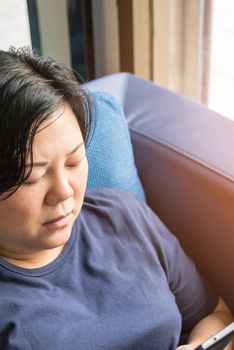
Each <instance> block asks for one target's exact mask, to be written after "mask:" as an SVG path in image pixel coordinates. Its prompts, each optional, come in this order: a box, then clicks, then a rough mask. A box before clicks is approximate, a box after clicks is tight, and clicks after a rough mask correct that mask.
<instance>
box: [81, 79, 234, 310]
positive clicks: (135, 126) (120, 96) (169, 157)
mask: <svg viewBox="0 0 234 350" xmlns="http://www.w3.org/2000/svg"><path fill="white" fill-rule="evenodd" d="M88 88H89V89H90V90H100V91H107V92H109V93H111V94H112V95H114V96H115V97H116V98H117V100H118V101H119V102H120V103H121V104H122V106H123V109H124V112H125V115H126V118H127V120H128V125H129V129H130V133H131V138H132V144H133V148H134V156H135V162H136V165H137V168H138V172H139V175H140V178H141V180H142V183H143V186H144V190H145V193H146V197H147V202H148V204H149V206H150V207H151V208H152V209H153V210H154V211H155V212H156V213H157V214H158V215H159V217H160V218H161V219H162V221H163V222H164V223H165V224H166V225H167V226H168V227H169V229H170V230H171V231H172V232H173V233H174V234H175V235H176V236H177V237H178V239H179V240H180V242H181V244H182V246H183V247H184V249H185V250H186V251H187V253H188V254H189V255H190V256H191V257H192V258H193V259H194V260H195V262H196V264H197V267H198V269H199V270H200V271H201V273H202V274H203V275H204V276H205V277H206V278H207V279H208V280H209V281H210V283H211V284H212V285H213V286H214V288H215V289H216V290H217V291H218V292H219V294H220V295H221V296H222V297H223V298H224V300H225V301H226V302H227V304H228V305H229V307H230V308H231V310H232V311H233V313H234V122H233V121H231V120H230V119H227V118H225V117H223V116H221V115H219V114H217V113H215V112H213V111H211V110H208V109H207V108H205V107H203V106H201V105H198V104H196V103H194V102H192V101H190V100H188V99H186V98H184V97H182V96H180V95H177V94H175V93H172V92H170V91H168V90H166V89H164V88H162V87H160V86H157V85H155V84H153V83H151V82H149V81H146V80H143V79H141V78H138V77H136V76H134V75H132V74H128V73H117V74H113V75H110V76H107V77H103V78H100V79H97V80H95V81H92V82H89V83H88Z"/></svg>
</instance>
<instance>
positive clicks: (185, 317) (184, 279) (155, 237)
mask: <svg viewBox="0 0 234 350" xmlns="http://www.w3.org/2000/svg"><path fill="white" fill-rule="evenodd" d="M147 211H148V215H149V216H150V218H151V219H150V222H151V232H152V238H151V239H152V243H153V244H154V245H155V247H156V249H157V253H158V255H159V259H160V261H161V264H162V266H163V269H164V271H165V274H166V276H167V280H168V284H169V286H170V289H171V291H172V293H173V294H174V296H175V300H176V303H177V305H178V308H179V310H180V313H181V316H182V332H183V333H186V332H189V331H190V330H191V329H192V328H193V327H194V326H195V325H196V323H197V322H199V321H200V320H201V319H202V318H204V317H205V316H207V315H208V314H210V313H211V312H212V311H213V310H214V308H215V307H216V305H217V303H218V295H217V294H216V292H215V291H214V290H213V289H212V288H211V286H210V285H209V284H208V283H207V281H206V280H205V279H204V278H203V277H202V276H201V275H200V274H199V272H198V270H197V269H196V266H195V263H194V262H193V261H192V259H191V258H190V257H188V256H187V255H186V253H185V252H184V250H183V248H182V247H181V245H180V243H179V241H178V240H177V238H176V237H175V236H174V235H173V234H172V233H171V232H170V231H169V230H168V229H167V227H166V226H165V225H164V224H163V223H162V222H161V221H160V219H159V218H158V217H157V216H156V215H155V214H154V213H153V212H152V211H151V210H150V209H149V208H148V209H147Z"/></svg>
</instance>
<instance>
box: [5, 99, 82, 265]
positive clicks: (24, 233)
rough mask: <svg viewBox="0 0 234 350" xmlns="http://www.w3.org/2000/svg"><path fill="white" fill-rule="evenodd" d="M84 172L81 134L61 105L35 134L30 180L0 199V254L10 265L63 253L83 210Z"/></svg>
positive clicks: (67, 108) (67, 106) (73, 116)
mask: <svg viewBox="0 0 234 350" xmlns="http://www.w3.org/2000/svg"><path fill="white" fill-rule="evenodd" d="M87 174H88V164H87V159H86V156H85V145H84V143H83V138H82V134H81V131H80V128H79V125H78V122H77V120H76V117H75V115H74V113H73V112H72V110H71V108H70V107H69V105H67V104H65V106H61V108H60V109H58V110H57V111H56V112H55V113H54V114H53V115H52V116H51V118H49V119H48V120H46V121H45V122H43V123H42V124H41V125H40V127H39V129H38V131H37V133H36V135H35V138H34V142H33V168H32V173H31V174H30V177H29V178H28V179H27V180H26V182H25V183H23V184H22V185H21V186H20V187H19V189H18V190H17V191H16V192H15V193H14V194H13V195H12V196H11V197H9V198H8V199H6V200H2V201H0V255H1V256H2V257H5V258H6V259H7V258H9V259H8V260H9V261H11V258H13V259H19V260H20V259H22V260H23V259H24V258H25V257H27V256H30V257H31V258H33V256H34V255H36V254H40V253H43V252H46V251H50V252H52V251H53V250H54V251H56V252H57V251H58V250H59V249H60V251H61V249H62V247H63V246H64V244H65V243H66V242H67V240H68V239H69V236H70V233H71V228H72V225H73V223H74V220H75V218H76V217H77V215H78V214H79V212H80V210H81V207H82V204H83V199H84V193H85V187H86V180H87ZM57 255H58V254H57Z"/></svg>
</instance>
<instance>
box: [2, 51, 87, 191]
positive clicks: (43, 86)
mask: <svg viewBox="0 0 234 350" xmlns="http://www.w3.org/2000/svg"><path fill="white" fill-rule="evenodd" d="M79 80H80V79H79V76H78V75H77V74H76V72H74V71H73V70H71V69H69V68H68V67H67V66H66V65H65V64H63V63H59V62H57V61H56V60H54V59H52V58H50V57H45V56H40V55H38V54H37V53H36V52H35V51H33V50H32V49H30V48H28V47H24V48H19V49H15V48H10V49H9V51H2V50H0V195H2V194H4V198H5V197H6V198H8V197H9V196H10V195H11V194H12V193H14V192H15V191H16V190H17V189H18V187H19V186H20V185H21V184H22V183H23V182H24V181H25V179H26V178H27V177H28V176H29V175H30V172H31V170H32V169H27V172H26V170H25V169H26V160H27V157H28V156H30V159H31V160H32V144H33V139H34V136H35V133H36V131H37V129H38V127H39V125H40V124H41V123H42V122H43V121H45V120H46V119H48V118H49V117H50V116H51V114H52V113H53V112H54V111H55V110H56V109H58V107H59V106H60V105H61V104H62V103H68V104H69V106H70V107H71V109H72V111H73V113H74V114H75V116H76V118H77V121H78V124H79V127H80V129H81V133H82V136H83V139H84V142H85V144H86V145H87V143H88V140H89V136H90V132H91V129H92V114H93V113H92V103H91V98H90V95H89V93H88V92H87V90H86V89H85V87H84V85H83V84H80V83H79Z"/></svg>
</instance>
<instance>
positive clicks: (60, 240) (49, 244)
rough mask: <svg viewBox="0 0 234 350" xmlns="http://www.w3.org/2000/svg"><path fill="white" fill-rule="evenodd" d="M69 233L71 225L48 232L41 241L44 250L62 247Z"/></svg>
mask: <svg viewBox="0 0 234 350" xmlns="http://www.w3.org/2000/svg"><path fill="white" fill-rule="evenodd" d="M71 231H72V225H69V226H67V227H64V228H60V229H57V230H53V232H51V231H49V232H48V235H47V237H46V238H45V240H44V239H43V241H44V249H54V248H58V247H62V246H64V245H65V244H66V243H67V242H68V240H69V238H70V236H71ZM45 246H46V247H45Z"/></svg>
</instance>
